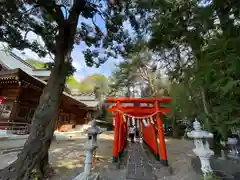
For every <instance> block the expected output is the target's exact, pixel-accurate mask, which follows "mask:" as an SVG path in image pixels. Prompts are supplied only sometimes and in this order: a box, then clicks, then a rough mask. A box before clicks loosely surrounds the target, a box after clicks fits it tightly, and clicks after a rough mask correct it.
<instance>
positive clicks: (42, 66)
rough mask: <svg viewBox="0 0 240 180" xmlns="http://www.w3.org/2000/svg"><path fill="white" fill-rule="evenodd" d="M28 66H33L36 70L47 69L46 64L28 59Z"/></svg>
mask: <svg viewBox="0 0 240 180" xmlns="http://www.w3.org/2000/svg"><path fill="white" fill-rule="evenodd" d="M25 61H26V62H27V63H28V64H30V65H32V66H33V67H34V68H36V69H45V63H44V62H41V61H37V60H35V59H26V60H25Z"/></svg>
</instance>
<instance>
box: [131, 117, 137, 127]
mask: <svg viewBox="0 0 240 180" xmlns="http://www.w3.org/2000/svg"><path fill="white" fill-rule="evenodd" d="M135 124H136V121H135V117H132V125H133V126H134V125H135Z"/></svg>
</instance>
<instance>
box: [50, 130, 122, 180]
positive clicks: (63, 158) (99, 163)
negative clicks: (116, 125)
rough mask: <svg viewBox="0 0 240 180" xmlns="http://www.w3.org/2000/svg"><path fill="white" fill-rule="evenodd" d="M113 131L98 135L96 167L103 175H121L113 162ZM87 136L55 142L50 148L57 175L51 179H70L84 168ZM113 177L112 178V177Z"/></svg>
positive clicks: (95, 170) (51, 160) (96, 170)
mask: <svg viewBox="0 0 240 180" xmlns="http://www.w3.org/2000/svg"><path fill="white" fill-rule="evenodd" d="M112 137H113V135H112V133H109V132H108V133H106V134H103V135H100V137H98V145H99V147H98V148H97V152H96V158H95V169H93V172H99V173H100V175H101V176H104V177H108V178H106V179H109V176H113V177H114V176H120V174H119V173H121V172H119V170H117V169H116V168H115V165H113V164H112V145H113V138H112ZM85 142H86V138H82V139H75V140H72V141H62V142H59V143H56V142H53V144H52V146H51V149H50V163H51V164H52V166H53V167H54V169H55V173H56V174H55V176H53V177H52V178H51V180H69V179H72V178H74V177H75V176H77V175H78V174H79V173H81V172H83V170H84V161H85V149H84V143H85ZM110 179H112V178H110Z"/></svg>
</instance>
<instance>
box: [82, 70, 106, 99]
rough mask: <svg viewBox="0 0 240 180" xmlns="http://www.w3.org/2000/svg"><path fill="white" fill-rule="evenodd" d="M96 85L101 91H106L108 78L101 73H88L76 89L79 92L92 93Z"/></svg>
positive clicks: (104, 92)
mask: <svg viewBox="0 0 240 180" xmlns="http://www.w3.org/2000/svg"><path fill="white" fill-rule="evenodd" d="M96 87H98V88H99V89H100V91H101V93H103V94H106V93H107V91H108V79H107V78H106V77H105V76H104V75H103V74H92V75H89V76H87V77H86V78H84V79H83V80H82V81H81V82H80V83H79V84H78V89H79V90H80V91H81V92H87V93H92V92H94V90H95V88H96Z"/></svg>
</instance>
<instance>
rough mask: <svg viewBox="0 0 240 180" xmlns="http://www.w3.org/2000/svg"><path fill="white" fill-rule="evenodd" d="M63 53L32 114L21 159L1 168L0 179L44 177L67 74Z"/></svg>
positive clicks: (19, 179) (23, 179)
mask: <svg viewBox="0 0 240 180" xmlns="http://www.w3.org/2000/svg"><path fill="white" fill-rule="evenodd" d="M64 56H65V55H64V54H59V55H58V56H56V63H55V66H54V67H53V69H52V71H51V75H50V77H49V81H48V84H47V86H46V87H45V88H44V91H43V93H42V95H41V98H40V102H39V105H38V107H37V109H36V111H35V114H34V116H33V119H32V124H31V129H30V134H29V137H28V139H27V141H26V143H25V145H24V148H23V150H22V152H21V153H20V154H19V156H18V159H17V160H16V161H15V162H14V163H13V164H11V165H10V166H8V167H7V168H5V169H4V170H2V171H1V173H0V179H1V180H8V179H11V180H29V179H33V178H34V177H31V176H32V175H33V174H35V175H37V176H39V178H40V179H44V177H43V173H44V172H43V171H44V169H45V167H46V166H47V164H48V162H47V161H48V159H47V158H48V149H49V147H50V144H51V141H52V137H53V132H54V128H55V125H56V114H57V110H58V107H59V104H60V100H61V96H62V92H63V89H64V84H65V79H66V76H67V70H66V68H65V66H64V64H65V63H64V59H65V58H64ZM42 162H43V163H42ZM43 166H45V167H43Z"/></svg>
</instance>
